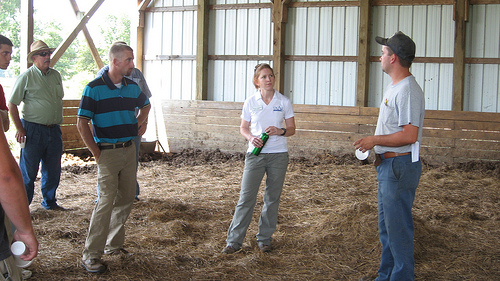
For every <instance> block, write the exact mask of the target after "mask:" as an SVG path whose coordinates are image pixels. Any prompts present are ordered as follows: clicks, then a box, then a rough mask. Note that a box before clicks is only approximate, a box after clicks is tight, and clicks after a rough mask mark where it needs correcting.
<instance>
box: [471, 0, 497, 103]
mask: <svg viewBox="0 0 500 281" xmlns="http://www.w3.org/2000/svg"><path fill="white" fill-rule="evenodd" d="M466 56H467V57H470V58H499V57H500V5H474V6H472V10H471V13H470V19H469V23H468V25H467V41H466ZM465 77H466V80H465V85H466V92H465V98H464V104H465V110H469V111H480V112H500V65H498V64H467V65H466V69H465Z"/></svg>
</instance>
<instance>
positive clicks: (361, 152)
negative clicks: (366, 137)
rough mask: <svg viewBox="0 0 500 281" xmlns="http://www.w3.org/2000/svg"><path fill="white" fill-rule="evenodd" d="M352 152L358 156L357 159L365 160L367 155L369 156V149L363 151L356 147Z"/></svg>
mask: <svg viewBox="0 0 500 281" xmlns="http://www.w3.org/2000/svg"><path fill="white" fill-rule="evenodd" d="M354 154H356V158H358V159H359V160H365V159H366V158H368V156H370V150H367V151H366V152H363V151H361V150H359V149H356V152H355V153H354Z"/></svg>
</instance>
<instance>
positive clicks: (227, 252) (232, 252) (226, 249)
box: [222, 246, 238, 254]
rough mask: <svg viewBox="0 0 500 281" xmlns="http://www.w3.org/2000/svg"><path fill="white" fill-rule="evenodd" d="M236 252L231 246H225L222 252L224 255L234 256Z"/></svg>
mask: <svg viewBox="0 0 500 281" xmlns="http://www.w3.org/2000/svg"><path fill="white" fill-rule="evenodd" d="M237 251H238V250H236V248H234V247H233V246H226V248H224V249H223V250H222V252H223V253H224V254H234V253H235V252H237Z"/></svg>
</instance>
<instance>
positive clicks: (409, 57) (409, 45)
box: [375, 31, 415, 62]
mask: <svg viewBox="0 0 500 281" xmlns="http://www.w3.org/2000/svg"><path fill="white" fill-rule="evenodd" d="M375 41H377V43H379V44H380V45H384V46H387V47H389V48H391V50H392V51H393V52H394V53H395V54H396V55H398V57H400V58H401V59H403V60H405V61H408V62H412V61H413V59H415V42H413V40H412V39H411V38H410V37H408V36H407V35H406V34H404V33H403V32H401V31H398V32H396V33H394V35H392V36H391V37H389V38H382V37H380V36H377V37H375Z"/></svg>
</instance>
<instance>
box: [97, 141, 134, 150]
mask: <svg viewBox="0 0 500 281" xmlns="http://www.w3.org/2000/svg"><path fill="white" fill-rule="evenodd" d="M131 145H132V141H131V140H129V141H127V142H121V143H113V144H108V145H102V144H98V145H97V146H98V147H99V149H100V150H105V149H115V148H122V147H129V146H131Z"/></svg>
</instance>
